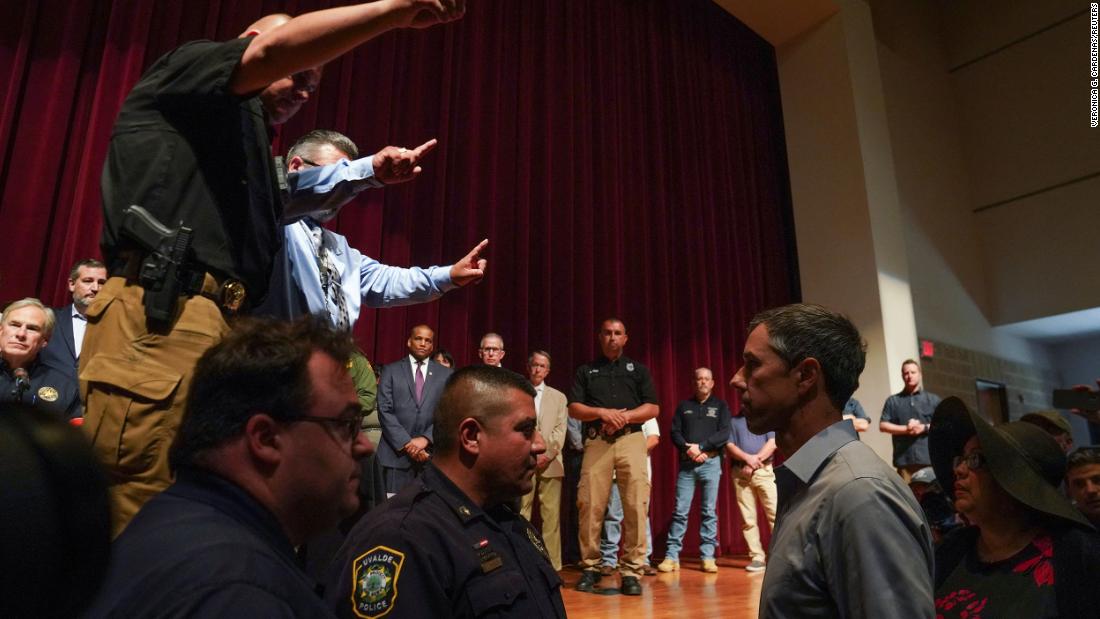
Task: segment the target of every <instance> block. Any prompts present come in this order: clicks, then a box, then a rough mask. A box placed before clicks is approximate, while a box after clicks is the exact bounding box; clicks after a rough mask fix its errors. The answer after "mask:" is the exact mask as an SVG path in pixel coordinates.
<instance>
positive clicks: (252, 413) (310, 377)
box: [87, 319, 371, 617]
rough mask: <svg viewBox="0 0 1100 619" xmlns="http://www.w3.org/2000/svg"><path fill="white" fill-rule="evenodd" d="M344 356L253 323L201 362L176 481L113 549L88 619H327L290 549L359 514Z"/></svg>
mask: <svg viewBox="0 0 1100 619" xmlns="http://www.w3.org/2000/svg"><path fill="white" fill-rule="evenodd" d="M351 349H352V344H351V341H350V340H349V338H348V337H347V335H346V334H345V333H341V332H336V331H333V330H331V329H329V328H327V327H325V326H320V325H319V324H318V323H317V322H316V321H310V320H302V321H298V322H294V323H287V322H276V321H269V320H255V319H254V320H245V321H242V322H241V323H239V324H238V325H236V327H235V328H234V330H233V331H232V332H230V333H228V334H227V335H226V337H225V338H224V339H222V341H221V342H219V343H218V344H216V345H214V346H213V347H212V348H210V349H209V350H208V351H207V352H206V353H205V354H203V356H202V358H201V359H200V360H199V362H198V364H197V366H196V368H195V377H194V380H193V382H192V388H191V393H190V397H189V398H188V402H187V410H186V411H185V413H184V416H183V420H182V422H181V424H180V427H179V431H178V434H177V435H176V440H175V442H174V443H173V444H172V447H171V450H170V460H171V466H172V468H173V471H174V473H175V482H174V483H173V484H172V485H171V486H170V487H169V488H168V489H167V490H165V491H164V492H163V493H161V494H159V495H157V496H156V497H154V498H153V499H152V500H150V501H149V502H148V503H146V504H145V506H144V507H143V508H142V509H141V511H140V512H138V514H137V516H135V517H134V519H133V521H132V522H131V523H130V525H129V526H128V527H127V528H126V530H125V531H124V532H123V533H122V534H121V535H120V536H119V537H118V538H117V539H116V540H115V542H114V545H113V548H112V561H111V567H110V569H109V571H108V574H107V576H106V579H105V582H104V585H103V587H102V589H101V593H100V597H99V599H98V600H97V602H96V603H95V604H94V605H93V607H92V609H91V611H90V612H89V613H88V615H87V616H88V617H107V616H110V617H164V616H172V617H185V616H186V617H205V616H234V617H318V616H329V614H330V613H329V612H328V611H327V609H325V607H324V606H323V604H322V602H321V599H320V598H319V597H318V596H317V594H316V584H315V583H314V582H312V581H311V580H310V579H309V578H308V577H307V576H306V575H305V573H304V572H302V570H301V568H300V567H299V566H298V563H297V558H296V556H295V554H294V548H295V547H296V546H299V545H301V544H303V543H305V542H306V541H308V540H309V539H310V538H311V537H313V536H314V535H316V534H318V533H320V532H322V531H325V530H327V529H329V528H331V527H333V526H335V525H336V523H337V522H338V521H339V520H340V519H341V518H343V517H346V516H348V515H349V514H351V513H352V512H354V511H355V509H356V507H357V506H358V502H359V499H358V496H357V493H356V490H357V486H358V476H359V465H358V460H359V459H360V458H362V457H364V456H365V455H367V454H368V453H369V451H370V448H371V446H370V442H369V441H368V440H367V439H366V437H365V436H364V435H362V434H360V432H359V426H360V423H361V421H362V409H361V408H360V406H359V400H358V398H357V396H356V393H355V388H354V386H353V385H352V382H351V377H350V375H349V374H348V371H347V362H348V358H349V354H350V353H351Z"/></svg>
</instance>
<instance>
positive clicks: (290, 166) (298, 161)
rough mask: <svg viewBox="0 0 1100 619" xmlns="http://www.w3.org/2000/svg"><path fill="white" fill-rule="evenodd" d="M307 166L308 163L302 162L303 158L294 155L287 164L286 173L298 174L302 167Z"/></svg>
mask: <svg viewBox="0 0 1100 619" xmlns="http://www.w3.org/2000/svg"><path fill="white" fill-rule="evenodd" d="M305 164H306V162H305V161H302V158H301V157H299V156H298V155H294V156H293V157H291V158H290V161H288V162H286V171H287V172H297V171H298V170H301V169H302V166H304V165H305Z"/></svg>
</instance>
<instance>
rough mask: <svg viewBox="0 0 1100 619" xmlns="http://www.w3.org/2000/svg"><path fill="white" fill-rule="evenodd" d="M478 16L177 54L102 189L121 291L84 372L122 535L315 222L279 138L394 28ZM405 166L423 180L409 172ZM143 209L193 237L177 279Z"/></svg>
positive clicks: (158, 76)
mask: <svg viewBox="0 0 1100 619" xmlns="http://www.w3.org/2000/svg"><path fill="white" fill-rule="evenodd" d="M464 9H465V0H406V1H404V2H373V3H367V4H361V5H354V6H343V7H338V8H333V9H328V10H323V11H317V12H314V13H307V14H305V15H302V16H300V17H297V18H293V19H291V18H290V17H289V16H287V15H271V16H267V17H264V18H262V19H260V20H259V21H257V22H255V23H254V24H252V25H251V26H250V27H249V28H248V29H247V30H246V31H245V32H244V33H243V34H242V36H241V37H240V38H238V39H235V40H232V41H226V42H214V41H192V42H190V43H186V44H184V45H182V46H180V47H178V48H176V49H174V50H172V51H170V52H168V53H167V54H165V55H164V56H162V57H161V58H160V59H158V60H157V61H156V62H155V63H154V64H153V66H152V67H150V68H149V70H148V71H146V73H145V74H144V75H143V76H142V78H141V80H140V81H139V82H138V83H137V85H136V86H134V89H133V90H132V91H131V92H130V94H129V95H128V96H127V98H126V101H125V102H124V103H123V105H122V109H121V111H120V112H119V116H118V119H117V121H116V123H115V128H114V131H113V133H112V136H111V143H110V146H109V150H108V152H107V159H106V163H105V164H104V169H103V177H102V193H103V221H104V226H103V235H102V237H101V241H100V244H101V247H102V249H103V255H104V256H105V257H106V259H107V263H108V266H109V267H110V269H111V274H112V275H113V277H112V278H111V279H110V280H109V281H108V282H107V284H106V286H104V288H103V289H102V290H101V291H100V293H99V295H98V297H97V298H96V300H95V302H94V303H93V304H92V306H91V307H89V309H88V313H87V316H88V329H87V333H86V335H85V342H84V351H83V354H82V355H81V363H80V373H79V376H80V380H81V385H82V390H83V395H84V397H85V400H86V408H87V413H86V422H85V426H84V427H85V429H86V431H87V432H88V434H89V435H90V437H91V439H92V441H93V444H94V447H95V450H96V453H97V455H98V457H99V458H100V460H101V461H102V462H103V464H104V465H105V466H106V467H107V470H108V472H109V474H110V481H111V496H112V503H113V506H114V509H113V510H112V511H113V515H114V519H115V522H114V528H115V533H116V534H117V533H118V532H119V531H121V530H122V528H123V527H124V526H125V524H126V522H127V521H128V520H129V519H130V518H131V517H132V516H133V514H134V513H136V512H137V510H138V508H139V507H140V506H141V504H142V503H144V502H145V501H147V500H148V499H149V498H150V497H152V496H153V495H155V494H156V493H157V492H160V491H161V490H163V489H164V488H165V487H167V485H168V483H169V480H170V475H169V472H168V465H167V447H168V445H169V444H170V443H171V441H172V437H173V436H174V435H175V431H176V428H177V426H178V424H179V419H180V415H181V413H182V410H183V404H184V400H185V398H186V393H187V390H188V387H189V384H190V377H191V372H192V369H193V368H194V365H195V362H196V361H197V360H198V358H199V356H200V355H202V353H203V352H204V351H205V350H206V349H208V348H209V347H210V346H212V345H213V344H215V343H216V342H217V341H219V340H220V339H221V338H222V337H223V336H224V335H225V333H226V332H227V331H228V330H229V325H228V324H227V323H226V321H225V319H224V318H223V315H222V313H223V311H224V312H228V313H232V312H237V311H243V310H245V309H247V307H248V306H250V305H255V304H256V303H258V302H259V301H260V300H261V299H262V298H263V297H264V295H265V293H266V288H267V285H268V281H269V275H270V271H271V265H272V262H273V259H274V255H275V252H276V250H277V249H278V247H279V244H280V242H281V241H280V239H281V234H282V231H281V230H280V229H279V225H280V224H281V223H285V222H289V221H291V220H293V219H294V218H296V217H300V216H303V215H305V214H306V213H304V212H296V210H295V205H294V204H293V201H291V202H290V203H288V204H284V203H283V200H282V196H283V194H284V190H283V184H282V183H280V182H279V180H278V179H279V178H280V176H279V174H280V173H281V170H280V169H279V165H277V164H276V162H275V161H274V159H273V157H272V152H271V143H270V132H271V128H272V127H274V126H277V125H279V124H282V123H284V122H286V121H287V120H288V119H289V118H291V117H292V116H293V115H294V114H295V113H296V112H297V111H298V110H299V109H300V108H301V106H302V105H303V104H304V103H305V101H306V100H308V99H309V97H310V96H311V95H312V93H313V92H314V90H315V89H316V87H317V83H318V81H319V80H320V76H321V69H320V67H321V65H323V64H324V63H325V62H328V61H329V60H332V59H333V58H336V57H337V56H339V55H341V54H343V53H344V52H347V51H349V50H351V49H353V48H355V47H356V46H358V45H359V44H361V43H363V42H364V41H367V40H369V39H371V38H374V37H375V36H377V35H378V34H381V33H383V32H385V31H387V30H391V29H394V28H404V27H426V26H429V25H432V24H435V23H443V22H448V21H451V20H454V19H458V18H459V17H461V16H462V14H463V12H464ZM414 152H416V151H407V152H402V153H400V154H397V155H395V159H400V158H401V157H403V156H407V155H408V154H409V153H414ZM387 165H389V164H387ZM395 165H398V166H399V167H401V168H402V169H406V170H408V173H409V174H412V173H413V172H412V169H413V166H412V165H411V162H409V161H403V162H398V163H397V164H395ZM297 189H298V190H301V188H300V187H299V188H297ZM131 205H139V206H142V207H143V208H145V209H146V210H147V211H148V212H149V213H151V214H152V215H153V216H154V217H156V218H157V219H158V220H159V221H160V223H161V224H162V225H164V226H167V227H175V226H179V225H180V224H181V222H182V223H183V225H185V226H187V227H190V228H192V229H193V231H194V233H193V237H192V239H191V251H190V256H189V258H188V260H187V262H186V264H184V265H181V266H180V274H179V275H180V276H179V277H175V278H171V277H164V276H163V274H162V273H158V272H157V269H151V268H148V267H146V266H144V265H145V264H146V263H147V259H148V258H149V252H148V249H147V248H146V247H143V246H142V244H140V243H138V242H137V241H136V239H135V238H133V236H132V235H130V234H127V233H126V232H125V231H124V229H125V226H124V221H125V219H124V212H125V211H126V209H127V208H128V207H130V206H131ZM176 285H178V286H179V287H180V290H179V296H175V295H174V294H171V293H169V294H168V295H167V299H165V300H164V301H165V302H163V303H161V304H159V305H158V304H152V305H150V304H146V303H144V301H145V300H149V301H152V300H155V299H156V296H155V295H148V294H146V292H154V291H157V290H160V289H163V288H164V287H168V286H176ZM146 287H148V290H147V289H146ZM149 309H151V310H155V313H154V314H153V315H154V316H155V315H157V314H161V315H162V316H161V318H160V319H154V318H151V317H149V316H148V315H147V310H149Z"/></svg>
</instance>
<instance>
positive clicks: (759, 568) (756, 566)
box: [745, 561, 766, 572]
mask: <svg viewBox="0 0 1100 619" xmlns="http://www.w3.org/2000/svg"><path fill="white" fill-rule="evenodd" d="M765 567H766V566H765V565H764V562H763V561H753V562H752V563H750V564H748V565H746V566H745V571H747V572H763V571H764V569H765Z"/></svg>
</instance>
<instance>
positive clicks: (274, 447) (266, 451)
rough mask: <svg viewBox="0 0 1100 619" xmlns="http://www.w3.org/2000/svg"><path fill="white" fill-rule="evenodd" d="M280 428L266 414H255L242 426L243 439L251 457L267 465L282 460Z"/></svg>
mask: <svg viewBox="0 0 1100 619" xmlns="http://www.w3.org/2000/svg"><path fill="white" fill-rule="evenodd" d="M281 431H282V428H281V427H280V426H279V422H277V421H275V420H274V419H272V418H271V416H270V415H268V414H267V413H256V414H254V415H252V416H251V417H249V418H248V421H247V422H245V424H244V438H245V443H246V444H247V445H248V451H249V453H251V454H252V457H254V458H256V459H257V460H260V461H262V462H266V463H269V464H276V463H278V462H279V461H280V460H281V459H282V456H283V454H282V447H283V441H282V435H281Z"/></svg>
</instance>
